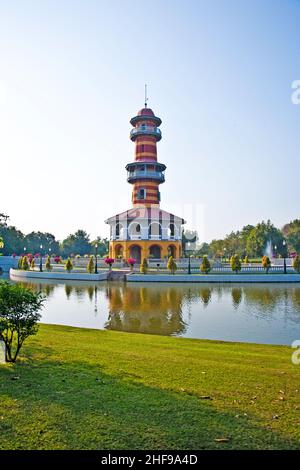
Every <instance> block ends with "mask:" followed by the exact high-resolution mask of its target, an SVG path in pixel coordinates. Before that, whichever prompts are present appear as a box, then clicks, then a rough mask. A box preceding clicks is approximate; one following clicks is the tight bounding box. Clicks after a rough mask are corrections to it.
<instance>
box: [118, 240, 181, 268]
mask: <svg viewBox="0 0 300 470" xmlns="http://www.w3.org/2000/svg"><path fill="white" fill-rule="evenodd" d="M109 256H110V257H111V258H123V259H128V258H134V259H136V261H137V262H138V263H139V262H140V261H141V260H143V259H144V258H155V259H159V258H167V257H169V256H173V257H174V258H180V257H181V241H179V240H113V241H111V242H110V243H109Z"/></svg>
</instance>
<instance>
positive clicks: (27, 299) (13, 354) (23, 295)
mask: <svg viewBox="0 0 300 470" xmlns="http://www.w3.org/2000/svg"><path fill="white" fill-rule="evenodd" d="M43 302H44V296H43V295H42V294H41V293H40V292H33V291H32V290H30V289H27V288H25V287H23V286H21V285H20V284H9V283H8V282H3V283H1V284H0V339H1V340H2V341H4V344H5V360H6V362H15V361H16V359H17V356H18V354H19V352H20V349H21V347H22V345H23V343H24V341H25V339H26V338H28V337H29V336H31V335H34V334H36V333H37V324H36V323H37V322H38V320H39V319H40V317H41V315H40V313H39V311H40V310H41V308H42V307H43Z"/></svg>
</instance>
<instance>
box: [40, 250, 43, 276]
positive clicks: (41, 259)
mask: <svg viewBox="0 0 300 470" xmlns="http://www.w3.org/2000/svg"><path fill="white" fill-rule="evenodd" d="M42 249H43V245H40V250H41V252H40V272H43V255H42Z"/></svg>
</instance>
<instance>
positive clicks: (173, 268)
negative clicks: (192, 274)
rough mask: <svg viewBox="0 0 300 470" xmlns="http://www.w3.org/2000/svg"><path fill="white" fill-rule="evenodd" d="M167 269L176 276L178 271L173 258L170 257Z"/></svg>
mask: <svg viewBox="0 0 300 470" xmlns="http://www.w3.org/2000/svg"><path fill="white" fill-rule="evenodd" d="M167 268H168V270H169V271H170V272H171V273H172V274H175V272H176V271H177V264H176V263H175V260H174V258H173V256H170V258H169V260H168V265H167Z"/></svg>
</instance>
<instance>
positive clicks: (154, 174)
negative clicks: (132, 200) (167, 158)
mask: <svg viewBox="0 0 300 470" xmlns="http://www.w3.org/2000/svg"><path fill="white" fill-rule="evenodd" d="M135 178H154V179H158V180H159V181H161V182H164V181H165V175H164V173H163V172H162V171H146V170H145V171H129V172H128V173H127V181H129V180H132V179H135Z"/></svg>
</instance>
